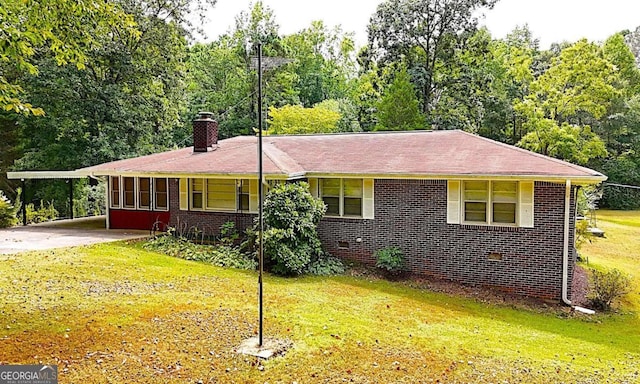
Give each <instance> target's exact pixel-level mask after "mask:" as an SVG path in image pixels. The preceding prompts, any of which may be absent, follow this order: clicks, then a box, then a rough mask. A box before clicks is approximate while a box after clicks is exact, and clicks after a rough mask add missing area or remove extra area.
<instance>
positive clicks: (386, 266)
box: [374, 247, 404, 273]
mask: <svg viewBox="0 0 640 384" xmlns="http://www.w3.org/2000/svg"><path fill="white" fill-rule="evenodd" d="M374 256H375V257H376V267H377V268H380V269H383V270H385V271H386V272H390V273H399V272H402V271H404V253H403V252H402V250H401V249H400V248H398V247H386V248H382V249H379V250H377V251H376V252H375V255H374Z"/></svg>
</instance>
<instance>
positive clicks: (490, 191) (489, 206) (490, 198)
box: [460, 180, 520, 227]
mask: <svg viewBox="0 0 640 384" xmlns="http://www.w3.org/2000/svg"><path fill="white" fill-rule="evenodd" d="M467 181H471V180H462V181H461V182H460V223H461V224H464V225H482V226H487V227H519V226H520V225H519V223H520V217H519V216H520V212H519V211H520V201H519V200H520V199H519V196H520V182H519V181H513V182H515V183H516V202H515V205H516V207H515V222H514V223H496V222H494V221H493V183H494V182H495V181H499V180H478V181H486V182H487V185H488V188H487V201H486V207H485V209H486V213H485V214H486V217H487V221H466V220H465V210H466V207H465V203H466V202H467V201H471V202H473V201H474V200H466V199H465V198H464V192H465V183H466V182H467Z"/></svg>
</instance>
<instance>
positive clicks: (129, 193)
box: [122, 177, 136, 208]
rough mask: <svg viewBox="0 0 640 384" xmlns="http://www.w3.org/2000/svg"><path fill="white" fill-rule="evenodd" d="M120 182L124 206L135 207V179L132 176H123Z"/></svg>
mask: <svg viewBox="0 0 640 384" xmlns="http://www.w3.org/2000/svg"><path fill="white" fill-rule="evenodd" d="M122 184H124V193H123V195H124V198H123V203H124V204H123V206H124V208H135V207H136V202H135V179H134V178H133V177H123V178H122Z"/></svg>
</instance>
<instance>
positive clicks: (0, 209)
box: [0, 191, 18, 228]
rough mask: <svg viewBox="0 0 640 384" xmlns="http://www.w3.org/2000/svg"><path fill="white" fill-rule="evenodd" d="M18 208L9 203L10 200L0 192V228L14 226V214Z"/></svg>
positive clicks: (15, 219)
mask: <svg viewBox="0 0 640 384" xmlns="http://www.w3.org/2000/svg"><path fill="white" fill-rule="evenodd" d="M17 212H18V207H17V206H16V205H14V204H12V203H11V200H9V198H8V197H7V196H5V194H4V192H2V191H0V228H8V227H12V226H14V225H16V223H17V222H18V219H17V218H16V213H17Z"/></svg>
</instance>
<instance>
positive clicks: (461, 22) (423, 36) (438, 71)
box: [368, 0, 496, 117]
mask: <svg viewBox="0 0 640 384" xmlns="http://www.w3.org/2000/svg"><path fill="white" fill-rule="evenodd" d="M495 2H496V0H387V1H385V2H383V3H381V4H380V5H379V6H378V8H377V10H376V13H375V14H374V15H373V16H372V17H371V21H370V23H369V26H368V35H369V55H370V59H371V60H373V61H375V62H377V63H378V64H379V65H380V66H381V67H383V66H385V65H386V64H388V63H392V62H399V61H402V60H404V61H405V62H406V63H407V67H408V69H409V72H410V73H411V74H412V78H413V80H414V82H415V84H416V85H417V88H418V91H419V93H420V101H421V105H422V111H423V112H424V113H425V114H426V115H427V116H428V117H431V112H432V111H433V110H434V109H435V108H436V107H437V105H438V103H439V102H440V99H441V96H442V94H443V92H446V90H447V88H448V87H449V86H450V83H451V82H455V81H457V79H455V78H452V77H451V76H450V74H451V72H452V69H453V68H455V67H457V66H458V63H456V60H455V58H456V55H455V51H456V49H458V48H459V47H460V46H462V45H464V42H465V41H466V39H468V38H469V37H470V36H472V35H473V33H474V32H475V30H476V27H477V17H476V15H477V11H478V10H479V9H481V8H483V7H487V8H491V7H493V5H494V4H495Z"/></svg>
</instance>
